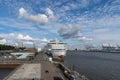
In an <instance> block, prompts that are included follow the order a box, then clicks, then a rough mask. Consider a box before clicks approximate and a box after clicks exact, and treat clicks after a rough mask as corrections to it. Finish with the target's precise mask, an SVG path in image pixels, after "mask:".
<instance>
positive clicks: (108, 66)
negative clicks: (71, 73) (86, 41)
mask: <svg viewBox="0 0 120 80" xmlns="http://www.w3.org/2000/svg"><path fill="white" fill-rule="evenodd" d="M65 64H66V65H67V66H69V67H70V68H71V67H73V65H74V69H75V70H76V71H78V72H79V73H81V74H83V75H85V76H86V77H88V78H89V79H90V80H120V54H119V53H103V52H81V51H68V52H67V56H66V58H65Z"/></svg>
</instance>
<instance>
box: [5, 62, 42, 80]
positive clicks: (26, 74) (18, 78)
mask: <svg viewBox="0 0 120 80" xmlns="http://www.w3.org/2000/svg"><path fill="white" fill-rule="evenodd" d="M33 79H34V80H40V79H41V64H34V63H33V64H23V65H22V66H21V67H20V68H19V69H18V70H16V72H15V73H13V74H12V75H11V76H10V77H9V78H8V79H7V80H33Z"/></svg>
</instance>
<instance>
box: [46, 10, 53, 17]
mask: <svg viewBox="0 0 120 80" xmlns="http://www.w3.org/2000/svg"><path fill="white" fill-rule="evenodd" d="M46 13H47V15H48V16H49V18H50V19H54V14H53V11H52V10H51V9H50V8H46Z"/></svg>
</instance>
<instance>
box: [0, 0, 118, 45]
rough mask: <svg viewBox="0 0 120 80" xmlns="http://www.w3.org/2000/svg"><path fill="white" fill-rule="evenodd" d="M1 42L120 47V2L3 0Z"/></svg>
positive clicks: (0, 9) (1, 2)
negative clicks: (55, 40)
mask: <svg viewBox="0 0 120 80" xmlns="http://www.w3.org/2000/svg"><path fill="white" fill-rule="evenodd" d="M0 38H5V39H7V40H8V41H9V43H11V44H13V43H15V42H20V41H35V43H36V44H37V45H38V46H42V44H44V43H45V42H47V41H48V40H50V39H60V40H62V41H65V42H67V43H68V44H69V45H71V46H74V47H81V46H82V45H90V44H92V45H101V44H102V43H110V44H119V45H120V0H0ZM41 42H43V43H41ZM39 44H40V45H39Z"/></svg>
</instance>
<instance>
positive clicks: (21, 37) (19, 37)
mask: <svg viewBox="0 0 120 80" xmlns="http://www.w3.org/2000/svg"><path fill="white" fill-rule="evenodd" d="M17 39H19V40H33V39H32V37H30V36H29V35H26V36H24V35H22V34H18V35H17Z"/></svg>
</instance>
